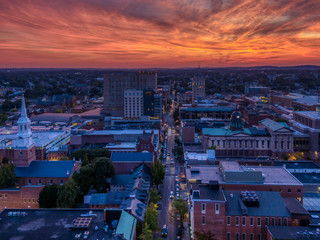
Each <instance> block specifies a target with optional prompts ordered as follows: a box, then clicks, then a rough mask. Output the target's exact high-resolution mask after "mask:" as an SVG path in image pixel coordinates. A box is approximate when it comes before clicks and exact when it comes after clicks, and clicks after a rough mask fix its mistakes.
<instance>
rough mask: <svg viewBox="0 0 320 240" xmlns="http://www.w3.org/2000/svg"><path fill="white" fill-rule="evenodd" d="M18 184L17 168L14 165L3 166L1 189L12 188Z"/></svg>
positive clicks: (0, 168)
mask: <svg viewBox="0 0 320 240" xmlns="http://www.w3.org/2000/svg"><path fill="white" fill-rule="evenodd" d="M15 184H16V174H15V166H14V165H13V164H11V163H10V164H1V167H0V188H11V187H14V186H15Z"/></svg>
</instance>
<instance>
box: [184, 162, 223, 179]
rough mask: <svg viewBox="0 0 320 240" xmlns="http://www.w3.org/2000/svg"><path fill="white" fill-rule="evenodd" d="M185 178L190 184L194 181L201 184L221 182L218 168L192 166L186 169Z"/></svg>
mask: <svg viewBox="0 0 320 240" xmlns="http://www.w3.org/2000/svg"><path fill="white" fill-rule="evenodd" d="M186 177H187V179H188V180H189V181H190V182H193V181H196V180H200V181H201V183H209V182H210V181H218V182H222V177H221V175H220V171H219V167H218V166H210V165H209V166H192V167H191V168H187V169H186Z"/></svg>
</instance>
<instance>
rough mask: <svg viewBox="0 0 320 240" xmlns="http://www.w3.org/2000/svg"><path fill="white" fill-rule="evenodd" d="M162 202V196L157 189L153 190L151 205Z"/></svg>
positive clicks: (151, 192)
mask: <svg viewBox="0 0 320 240" xmlns="http://www.w3.org/2000/svg"><path fill="white" fill-rule="evenodd" d="M159 200H160V196H159V195H158V194H157V191H156V189H154V188H152V189H151V191H150V203H154V204H156V203H157V202H158V201H159Z"/></svg>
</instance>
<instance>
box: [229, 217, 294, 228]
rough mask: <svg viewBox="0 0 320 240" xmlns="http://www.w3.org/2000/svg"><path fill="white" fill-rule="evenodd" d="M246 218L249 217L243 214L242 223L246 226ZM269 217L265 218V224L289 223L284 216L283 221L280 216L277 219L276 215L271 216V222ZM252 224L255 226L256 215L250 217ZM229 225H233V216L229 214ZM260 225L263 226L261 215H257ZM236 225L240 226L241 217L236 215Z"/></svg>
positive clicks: (282, 224) (258, 224)
mask: <svg viewBox="0 0 320 240" xmlns="http://www.w3.org/2000/svg"><path fill="white" fill-rule="evenodd" d="M246 219H247V217H245V216H243V217H242V221H241V225H242V226H246ZM269 219H270V218H269V217H266V218H265V225H269V224H270V225H272V226H274V225H278V226H287V225H288V218H284V219H283V222H282V218H278V219H276V218H275V217H271V220H270V221H271V222H269ZM249 224H250V226H251V227H253V226H254V217H250V223H249ZM227 225H228V226H231V225H232V222H231V216H227ZM256 225H257V226H258V227H261V217H257V224H256ZM235 226H240V217H239V216H236V219H235Z"/></svg>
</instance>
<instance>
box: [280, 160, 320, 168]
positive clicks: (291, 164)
mask: <svg viewBox="0 0 320 240" xmlns="http://www.w3.org/2000/svg"><path fill="white" fill-rule="evenodd" d="M274 165H275V166H283V167H285V168H287V169H319V168H320V166H319V165H318V164H316V163H314V162H311V161H275V162H274Z"/></svg>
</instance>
